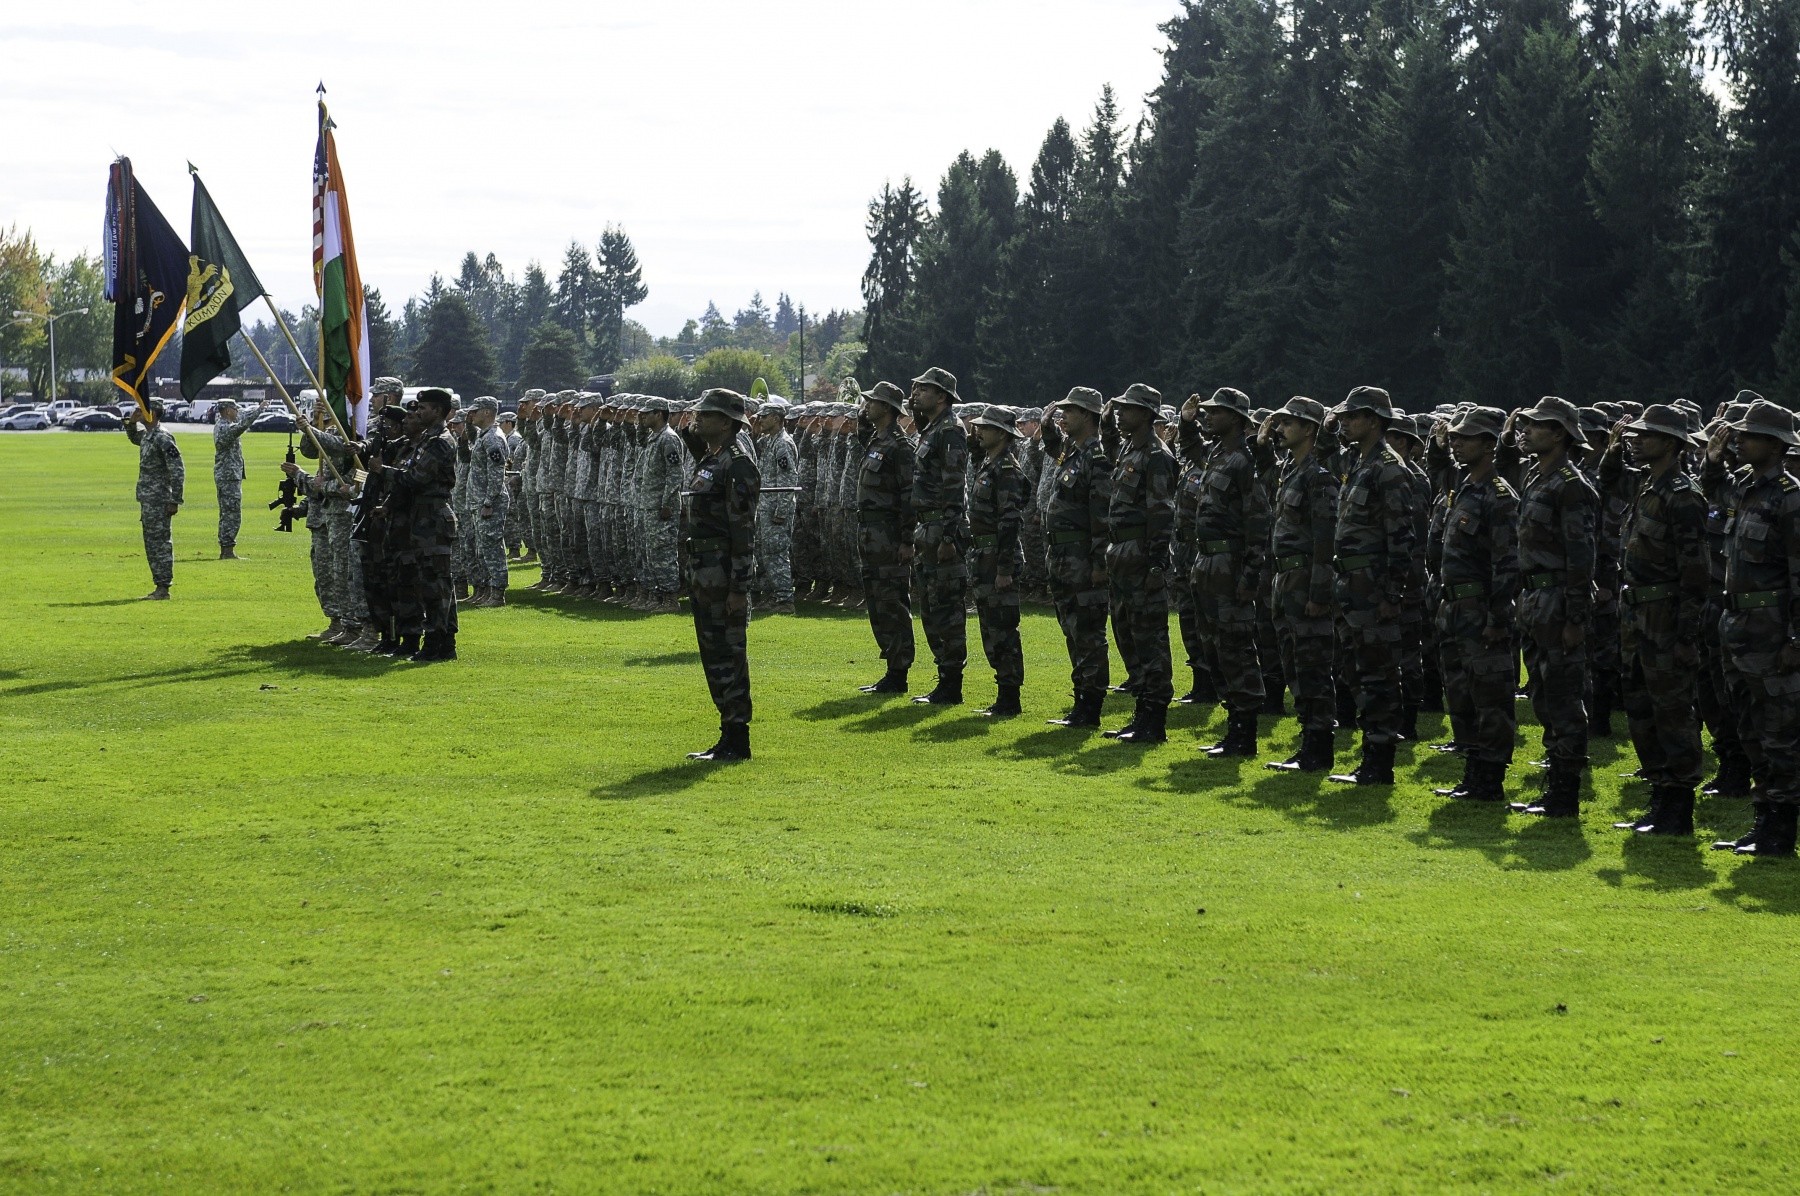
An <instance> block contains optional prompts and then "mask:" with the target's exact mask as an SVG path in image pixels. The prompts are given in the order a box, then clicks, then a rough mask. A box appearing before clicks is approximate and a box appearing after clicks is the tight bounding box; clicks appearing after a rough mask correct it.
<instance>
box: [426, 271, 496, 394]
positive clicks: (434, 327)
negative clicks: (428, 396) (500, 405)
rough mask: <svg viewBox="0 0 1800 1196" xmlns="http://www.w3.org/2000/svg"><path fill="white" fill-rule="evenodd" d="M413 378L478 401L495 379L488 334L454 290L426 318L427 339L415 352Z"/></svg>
mask: <svg viewBox="0 0 1800 1196" xmlns="http://www.w3.org/2000/svg"><path fill="white" fill-rule="evenodd" d="M412 374H413V378H414V379H415V381H416V383H417V385H420V386H442V387H446V388H448V389H450V390H452V391H455V392H456V393H458V394H460V395H462V396H463V397H464V398H474V397H476V396H478V395H482V394H486V393H487V391H488V387H489V386H490V385H491V383H492V381H493V376H494V355H493V353H492V352H491V351H489V349H488V343H487V333H486V331H484V330H483V329H482V327H481V324H480V322H479V321H477V320H476V319H475V316H474V314H473V313H472V312H470V311H469V305H468V304H467V303H465V302H464V301H463V297H462V296H461V295H460V294H458V293H457V292H456V291H454V290H449V291H445V292H444V293H443V294H442V295H441V296H439V297H438V300H437V302H435V303H433V304H432V305H431V313H430V314H429V315H428V316H427V317H426V318H425V337H424V339H423V340H421V341H420V342H419V346H418V348H417V349H415V350H414V351H413V367H412Z"/></svg>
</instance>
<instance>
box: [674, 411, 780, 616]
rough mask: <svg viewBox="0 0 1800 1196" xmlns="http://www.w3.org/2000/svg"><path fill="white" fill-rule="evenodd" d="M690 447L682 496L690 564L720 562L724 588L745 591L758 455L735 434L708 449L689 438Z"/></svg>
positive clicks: (752, 554) (752, 568)
mask: <svg viewBox="0 0 1800 1196" xmlns="http://www.w3.org/2000/svg"><path fill="white" fill-rule="evenodd" d="M688 447H689V448H690V449H691V450H692V452H693V454H694V472H693V475H692V476H691V477H690V478H689V479H688V484H687V490H686V492H685V494H684V495H683V499H684V502H683V512H684V514H685V516H686V520H685V526H686V527H687V545H688V563H689V567H690V569H692V570H696V571H698V570H701V569H705V568H709V567H718V566H719V565H720V564H722V565H723V570H724V580H725V584H726V586H727V588H728V589H729V590H730V591H731V592H733V593H739V594H744V593H748V592H749V590H750V584H751V582H753V581H754V580H755V579H756V503H757V497H758V495H759V494H760V492H761V490H762V475H761V473H760V472H759V471H758V470H757V467H756V458H755V457H754V456H752V455H751V454H748V453H746V452H744V450H743V446H742V445H741V444H740V443H739V441H738V440H737V439H735V438H734V439H733V440H731V441H728V442H727V443H726V444H725V445H724V446H723V447H721V448H719V449H718V450H717V451H712V450H709V449H708V448H707V447H706V445H705V443H704V442H702V441H701V440H700V439H699V437H697V436H692V437H690V438H689V440H688ZM659 451H660V449H659ZM676 460H677V461H679V460H680V444H679V442H678V443H677V444H676Z"/></svg>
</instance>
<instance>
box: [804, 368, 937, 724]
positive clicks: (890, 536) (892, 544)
mask: <svg viewBox="0 0 1800 1196" xmlns="http://www.w3.org/2000/svg"><path fill="white" fill-rule="evenodd" d="M905 404H906V395H905V394H903V393H902V392H901V390H900V388H899V387H898V386H895V385H894V384H893V383H892V382H877V383H876V384H875V387H874V389H873V390H867V391H864V392H862V413H861V418H860V419H859V420H858V421H857V422H858V424H859V425H860V427H859V440H860V445H861V448H862V452H861V454H860V464H859V465H858V467H857V472H856V550H857V567H858V571H859V572H860V574H861V576H862V584H863V593H864V595H865V596H866V598H867V602H868V608H869V630H870V631H871V632H872V633H873V634H874V636H875V647H876V648H877V649H878V650H879V651H880V652H881V659H882V663H883V664H884V665H885V666H886V670H885V671H884V672H883V673H882V675H881V677H880V679H879V680H877V681H875V682H874V683H873V684H870V685H865V686H863V687H862V691H863V692H864V693H872V694H903V693H905V692H906V673H907V670H908V669H910V668H912V662H913V653H914V641H913V625H912V591H911V583H910V578H911V576H912V566H911V561H912V556H913V529H914V527H915V525H916V520H915V519H914V516H913V500H912V479H913V467H914V461H915V449H914V445H913V442H912V440H911V438H910V437H908V436H907V435H906V433H905V432H903V431H901V429H900V416H901V414H902V413H903V411H904V410H905ZM818 435H819V436H820V437H822V436H823V435H824V429H821V430H820V432H819V434H818Z"/></svg>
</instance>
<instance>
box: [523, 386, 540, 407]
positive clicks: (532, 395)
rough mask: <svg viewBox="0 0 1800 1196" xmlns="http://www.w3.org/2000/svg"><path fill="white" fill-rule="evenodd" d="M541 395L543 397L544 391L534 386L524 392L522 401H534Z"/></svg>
mask: <svg viewBox="0 0 1800 1196" xmlns="http://www.w3.org/2000/svg"><path fill="white" fill-rule="evenodd" d="M543 397H544V392H543V391H541V390H538V389H536V388H535V387H534V388H533V389H531V390H528V391H526V392H525V399H524V401H525V402H527V403H535V402H537V401H538V400H539V399H541V398H543Z"/></svg>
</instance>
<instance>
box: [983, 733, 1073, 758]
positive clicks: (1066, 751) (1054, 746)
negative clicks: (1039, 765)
mask: <svg viewBox="0 0 1800 1196" xmlns="http://www.w3.org/2000/svg"><path fill="white" fill-rule="evenodd" d="M1099 738H1100V732H1099V731H1094V730H1086V729H1083V728H1080V727H1046V728H1045V729H1044V730H1042V731H1033V732H1032V733H1031V734H1029V735H1021V736H1019V737H1018V738H1017V739H1014V740H1012V741H1011V742H1009V743H1001V744H995V745H994V746H993V747H991V748H989V749H988V755H990V756H993V757H994V758H995V759H1000V760H1051V759H1055V758H1056V757H1059V756H1072V755H1074V754H1075V753H1076V752H1078V751H1080V750H1081V748H1082V747H1083V746H1084V745H1086V744H1087V743H1088V741H1089V740H1090V739H1092V740H1098V739H1099Z"/></svg>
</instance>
